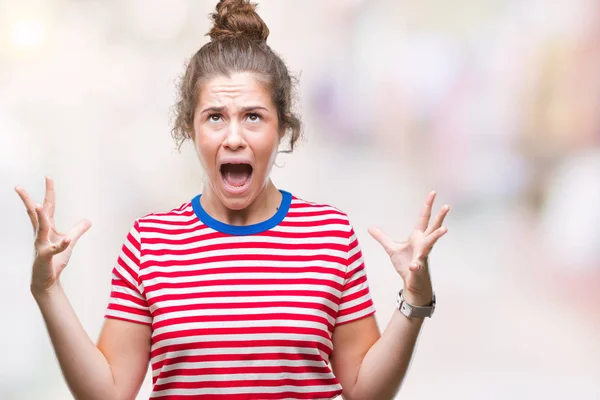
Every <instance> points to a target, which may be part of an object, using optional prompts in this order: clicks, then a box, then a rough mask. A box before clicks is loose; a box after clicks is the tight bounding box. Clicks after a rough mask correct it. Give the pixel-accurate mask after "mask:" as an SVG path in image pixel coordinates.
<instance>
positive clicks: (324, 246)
mask: <svg viewBox="0 0 600 400" xmlns="http://www.w3.org/2000/svg"><path fill="white" fill-rule="evenodd" d="M242 249H273V250H334V251H342V252H345V251H346V246H344V245H341V244H337V243H273V242H239V243H217V244H210V245H206V246H198V247H190V248H182V249H159V250H155V249H148V248H146V249H144V254H146V255H159V256H160V255H164V254H169V255H184V254H200V253H202V252H207V251H217V250H242Z"/></svg>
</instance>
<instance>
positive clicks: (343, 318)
mask: <svg viewBox="0 0 600 400" xmlns="http://www.w3.org/2000/svg"><path fill="white" fill-rule="evenodd" d="M373 311H375V308H373V306H370V307H367V308H365V309H364V310H360V311H357V312H355V313H352V314H348V315H343V316H341V317H339V318H338V320H337V323H338V324H341V323H342V322H346V321H350V320H355V319H359V318H360V317H363V316H365V315H367V314H369V313H371V312H373Z"/></svg>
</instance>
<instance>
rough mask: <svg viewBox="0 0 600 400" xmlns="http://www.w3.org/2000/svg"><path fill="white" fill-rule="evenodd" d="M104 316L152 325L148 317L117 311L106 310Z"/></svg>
mask: <svg viewBox="0 0 600 400" xmlns="http://www.w3.org/2000/svg"><path fill="white" fill-rule="evenodd" d="M106 315H107V316H113V317H117V318H124V319H128V320H134V321H138V322H145V323H152V318H150V317H144V316H143V315H138V314H130V313H126V312H122V311H119V310H111V309H108V310H106Z"/></svg>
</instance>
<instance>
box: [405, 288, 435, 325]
mask: <svg viewBox="0 0 600 400" xmlns="http://www.w3.org/2000/svg"><path fill="white" fill-rule="evenodd" d="M402 290H404V289H402ZM402 290H400V293H398V297H397V298H396V305H397V306H398V310H400V312H401V313H402V314H404V315H405V316H406V317H408V318H412V317H416V318H425V317H427V318H431V316H432V315H433V311H434V310H435V292H434V293H433V299H432V300H431V304H430V305H428V306H424V307H419V306H413V305H412V304H409V303H407V302H406V300H404V298H403V297H402Z"/></svg>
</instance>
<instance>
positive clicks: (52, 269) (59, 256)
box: [15, 177, 91, 296]
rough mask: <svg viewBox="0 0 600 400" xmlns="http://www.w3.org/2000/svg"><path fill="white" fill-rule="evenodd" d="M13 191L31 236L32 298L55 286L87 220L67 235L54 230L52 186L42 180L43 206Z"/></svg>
mask: <svg viewBox="0 0 600 400" xmlns="http://www.w3.org/2000/svg"><path fill="white" fill-rule="evenodd" d="M15 191H16V192H17V194H18V195H19V197H20V198H21V200H22V201H23V203H24V204H25V208H26V209H27V214H28V215H29V219H30V220H31V225H32V226H33V231H34V235H35V242H34V248H35V255H34V260H33V268H32V274H31V292H32V293H33V294H34V296H35V295H40V294H44V293H48V292H49V291H51V290H52V289H53V288H55V287H56V286H57V285H58V283H59V277H60V274H61V272H62V271H63V269H65V267H66V266H67V264H68V263H69V259H70V258H71V253H72V252H73V247H74V246H75V244H76V243H77V241H78V240H79V238H80V237H81V235H83V234H84V233H85V232H86V231H87V230H88V229H89V228H90V226H91V223H90V221H88V220H83V221H81V222H79V223H77V224H76V225H75V226H74V227H73V228H72V229H71V230H70V231H69V233H67V234H64V233H59V232H58V231H57V230H56V229H55V227H54V207H55V195H54V183H53V182H52V179H51V178H50V177H46V196H45V198H44V205H43V206H42V205H40V204H39V203H35V202H34V201H33V200H32V199H31V197H30V196H29V194H27V192H26V191H25V189H23V188H22V187H20V186H17V187H15Z"/></svg>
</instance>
